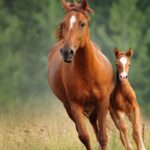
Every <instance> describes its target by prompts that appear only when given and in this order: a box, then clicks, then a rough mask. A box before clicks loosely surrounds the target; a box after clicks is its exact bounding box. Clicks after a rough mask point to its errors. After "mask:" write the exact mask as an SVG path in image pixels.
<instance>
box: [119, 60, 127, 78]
mask: <svg viewBox="0 0 150 150" xmlns="http://www.w3.org/2000/svg"><path fill="white" fill-rule="evenodd" d="M120 62H121V63H122V65H123V72H122V73H121V76H122V77H126V76H127V73H126V71H125V65H126V63H127V58H126V57H122V58H120Z"/></svg>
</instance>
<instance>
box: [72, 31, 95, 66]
mask: <svg viewBox="0 0 150 150" xmlns="http://www.w3.org/2000/svg"><path fill="white" fill-rule="evenodd" d="M94 57H95V53H94V47H93V45H92V43H91V40H90V36H89V33H88V34H87V36H86V37H85V46H84V47H83V48H79V49H78V50H77V52H76V54H75V65H77V66H78V67H79V66H80V67H82V69H88V68H89V67H91V66H92V65H93V63H94V60H95V59H94Z"/></svg>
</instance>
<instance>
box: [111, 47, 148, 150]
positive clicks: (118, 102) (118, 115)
mask: <svg viewBox="0 0 150 150" xmlns="http://www.w3.org/2000/svg"><path fill="white" fill-rule="evenodd" d="M114 53H115V56H116V66H117V70H116V78H117V79H116V80H117V85H116V86H115V88H114V90H113V92H112V94H111V99H110V113H111V116H112V119H113V121H114V122H115V125H116V127H117V128H118V130H119V132H120V139H121V142H122V144H123V145H124V147H125V149H126V150H132V146H131V144H130V142H129V139H128V135H127V127H126V125H125V121H124V117H125V115H126V116H127V117H128V118H129V120H130V122H131V123H132V127H133V133H132V135H133V139H134V140H135V142H136V144H137V147H138V150H145V147H144V143H143V139H142V126H141V119H140V109H139V105H138V103H137V101H136V95H135V92H134V90H133V89H132V87H131V85H130V83H129V81H128V70H129V66H130V57H131V56H132V54H133V50H132V49H131V48H130V49H129V51H128V52H127V53H125V52H124V51H118V49H117V48H115V50H114Z"/></svg>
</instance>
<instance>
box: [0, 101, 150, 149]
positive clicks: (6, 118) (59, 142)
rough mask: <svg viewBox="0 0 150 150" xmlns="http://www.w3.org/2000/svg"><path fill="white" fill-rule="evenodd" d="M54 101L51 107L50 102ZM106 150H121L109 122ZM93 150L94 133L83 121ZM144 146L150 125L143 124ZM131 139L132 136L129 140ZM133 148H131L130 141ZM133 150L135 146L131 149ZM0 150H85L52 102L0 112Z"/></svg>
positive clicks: (58, 106) (95, 146)
mask: <svg viewBox="0 0 150 150" xmlns="http://www.w3.org/2000/svg"><path fill="white" fill-rule="evenodd" d="M52 101H54V103H53V102H52ZM108 120H109V121H108V133H109V143H108V149H109V150H123V146H122V144H121V142H120V140H119V134H118V131H117V130H116V128H115V126H114V124H113V122H112V120H111V119H110V118H109V119H108ZM85 122H86V126H87V130H88V133H89V134H90V139H91V144H92V148H93V150H97V149H98V144H97V141H96V138H95V135H94V131H93V129H92V127H91V125H90V124H89V122H88V120H87V119H85ZM144 123H145V126H146V127H145V145H146V148H147V150H150V125H149V120H145V121H144ZM130 139H131V136H130ZM131 141H132V144H133V145H134V142H133V140H131ZM134 147H135V145H134ZM0 150H85V148H84V146H83V145H82V144H81V143H80V141H79V140H78V136H77V132H76V130H75V126H74V123H73V122H72V121H71V120H70V119H69V117H68V116H67V114H66V112H65V110H64V108H63V106H62V104H61V103H60V102H59V101H58V100H57V99H55V98H44V99H41V100H30V101H28V102H27V103H25V102H24V103H23V102H22V103H18V102H17V103H14V104H12V105H11V106H10V107H9V108H7V109H5V111H2V110H0Z"/></svg>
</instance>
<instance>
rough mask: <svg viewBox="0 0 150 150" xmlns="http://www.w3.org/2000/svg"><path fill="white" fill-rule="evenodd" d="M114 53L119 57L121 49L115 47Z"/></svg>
mask: <svg viewBox="0 0 150 150" xmlns="http://www.w3.org/2000/svg"><path fill="white" fill-rule="evenodd" d="M114 54H115V56H116V57H118V54H119V50H118V48H117V47H115V48H114Z"/></svg>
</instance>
